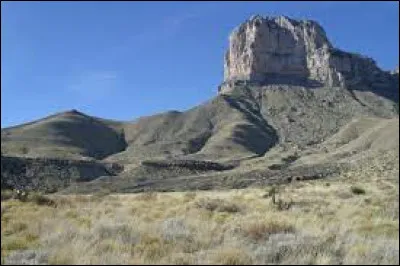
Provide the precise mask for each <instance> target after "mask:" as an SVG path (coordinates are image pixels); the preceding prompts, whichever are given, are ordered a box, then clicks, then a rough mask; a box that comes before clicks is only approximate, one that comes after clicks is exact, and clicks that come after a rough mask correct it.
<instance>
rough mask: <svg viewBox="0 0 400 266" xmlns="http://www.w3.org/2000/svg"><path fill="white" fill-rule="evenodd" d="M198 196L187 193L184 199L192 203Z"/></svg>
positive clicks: (193, 193)
mask: <svg viewBox="0 0 400 266" xmlns="http://www.w3.org/2000/svg"><path fill="white" fill-rule="evenodd" d="M196 196H197V194H196V192H186V193H185V195H184V196H183V198H184V199H185V201H190V200H194V199H195V198H196Z"/></svg>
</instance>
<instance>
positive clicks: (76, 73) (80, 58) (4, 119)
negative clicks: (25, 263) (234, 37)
mask: <svg viewBox="0 0 400 266" xmlns="http://www.w3.org/2000/svg"><path fill="white" fill-rule="evenodd" d="M253 14H261V15H287V16H291V17H294V18H299V19H305V18H309V19H314V20H317V21H318V22H319V23H320V24H321V25H322V26H323V27H324V29H325V31H326V32H327V35H328V37H329V39H330V40H331V42H332V43H333V44H334V45H335V46H337V47H339V48H342V49H345V50H348V51H352V52H359V53H362V54H365V55H368V56H370V57H372V58H374V59H375V60H376V61H377V63H378V65H379V66H380V67H381V68H383V69H385V70H391V69H394V68H395V66H396V65H398V57H399V54H398V50H399V4H398V2H397V1H396V2H277V1H273V2H230V3H228V2H111V1H110V2H3V1H2V2H1V127H2V128H3V127H7V126H12V125H15V124H19V123H23V122H27V121H31V120H34V119H38V118H41V117H44V116H47V115H50V114H53V113H55V112H60V111H64V110H67V109H73V108H75V109H78V110H80V111H82V112H85V113H87V114H90V115H94V116H99V117H104V118H112V119H117V120H132V119H134V118H136V117H139V116H144V115H151V114H154V113H158V112H162V111H166V110H171V109H175V110H186V109H189V108H191V107H193V106H195V105H197V104H200V103H202V102H204V101H206V100H207V99H209V98H211V97H213V96H215V95H216V93H217V86H218V85H219V83H220V82H221V81H222V79H223V55H224V51H225V49H226V48H227V46H228V36H229V33H230V32H231V30H232V29H233V28H234V27H235V26H237V25H239V24H240V23H241V22H243V21H244V20H246V19H247V18H248V17H250V16H251V15H253Z"/></svg>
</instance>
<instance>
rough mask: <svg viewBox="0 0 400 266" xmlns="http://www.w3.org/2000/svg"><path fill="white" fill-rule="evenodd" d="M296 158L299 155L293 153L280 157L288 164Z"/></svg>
mask: <svg viewBox="0 0 400 266" xmlns="http://www.w3.org/2000/svg"><path fill="white" fill-rule="evenodd" d="M298 158H299V155H297V154H293V155H289V156H287V157H285V158H282V161H283V162H284V163H286V164H289V163H292V162H294V161H296V160H297V159H298Z"/></svg>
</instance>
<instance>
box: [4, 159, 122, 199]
mask: <svg viewBox="0 0 400 266" xmlns="http://www.w3.org/2000/svg"><path fill="white" fill-rule="evenodd" d="M122 170H123V167H122V166H121V165H118V164H115V163H98V162H94V161H79V160H63V159H54V158H52V159H49V158H46V159H45V158H23V157H11V156H1V188H2V189H13V188H16V189H26V190H39V191H47V192H50V191H52V192H54V191H57V190H58V189H60V188H63V187H67V186H69V185H70V184H72V183H74V182H84V181H91V180H93V179H96V178H98V177H100V176H112V175H117V174H118V173H120V172H121V171H122Z"/></svg>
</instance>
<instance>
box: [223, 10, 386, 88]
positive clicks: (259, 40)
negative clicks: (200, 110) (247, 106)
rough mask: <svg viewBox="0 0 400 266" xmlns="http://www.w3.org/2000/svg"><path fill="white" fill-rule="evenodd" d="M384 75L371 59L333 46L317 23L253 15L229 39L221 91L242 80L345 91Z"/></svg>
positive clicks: (285, 17)
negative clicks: (294, 82)
mask: <svg viewBox="0 0 400 266" xmlns="http://www.w3.org/2000/svg"><path fill="white" fill-rule="evenodd" d="M380 72H382V70H380V69H379V68H378V67H377V65H376V64H375V62H374V61H373V60H371V59H370V58H367V57H364V56H361V55H357V54H354V53H348V52H345V51H342V50H340V49H337V48H334V47H333V46H332V44H331V43H330V41H329V39H328V37H327V36H326V33H325V30H324V29H323V28H322V27H321V26H320V25H319V24H318V22H316V21H313V20H296V19H292V18H289V17H287V16H276V17H272V16H265V17H264V16H261V15H254V16H252V17H250V18H249V19H248V20H246V21H245V22H244V23H242V24H241V25H239V26H238V27H237V28H235V29H234V30H233V32H232V33H231V35H230V37H229V48H228V50H227V52H226V54H225V63H224V83H223V84H222V86H221V87H220V90H222V91H228V90H230V89H231V87H232V83H235V82H237V81H246V82H256V83H270V82H274V83H280V82H286V81H287V80H292V81H293V80H297V81H301V82H303V83H304V82H312V83H313V84H314V85H317V86H329V87H335V86H337V87H343V86H346V85H347V84H354V83H355V82H360V81H364V80H366V79H367V80H368V79H370V78H371V77H373V76H374V75H375V74H377V73H380Z"/></svg>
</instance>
